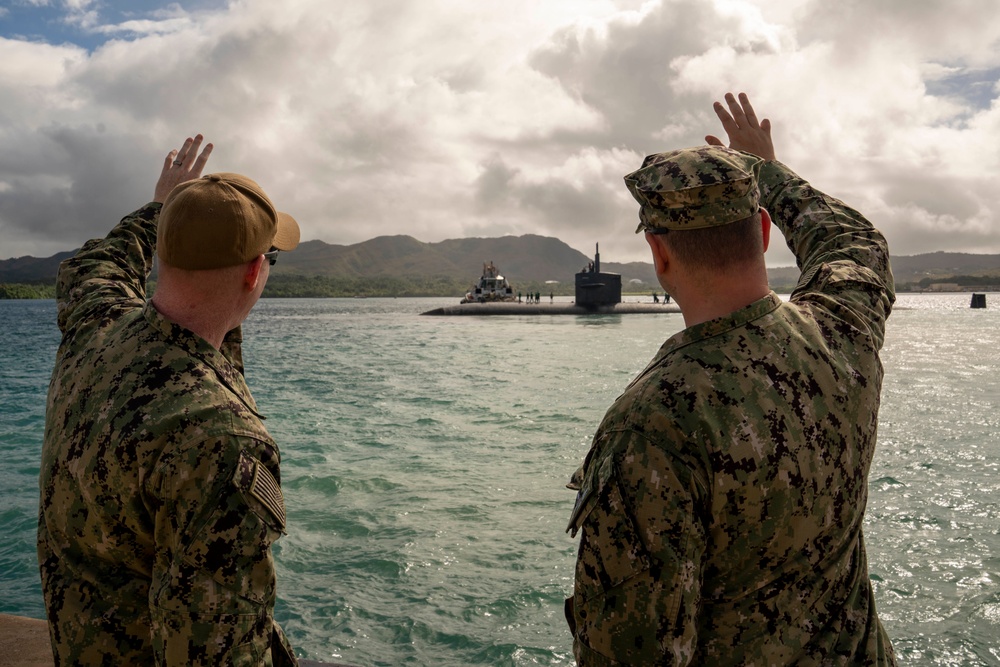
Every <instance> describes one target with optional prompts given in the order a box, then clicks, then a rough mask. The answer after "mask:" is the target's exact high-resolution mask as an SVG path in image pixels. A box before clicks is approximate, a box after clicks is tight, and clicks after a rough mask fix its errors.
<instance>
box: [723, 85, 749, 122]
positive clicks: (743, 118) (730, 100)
mask: <svg viewBox="0 0 1000 667" xmlns="http://www.w3.org/2000/svg"><path fill="white" fill-rule="evenodd" d="M726 103H727V104H728V105H729V113H731V114H732V115H733V120H735V121H736V125H737V126H738V127H746V125H747V115H746V114H745V113H743V107H742V106H740V103H739V102H738V101H737V100H736V98H735V97H733V94H732V93H726Z"/></svg>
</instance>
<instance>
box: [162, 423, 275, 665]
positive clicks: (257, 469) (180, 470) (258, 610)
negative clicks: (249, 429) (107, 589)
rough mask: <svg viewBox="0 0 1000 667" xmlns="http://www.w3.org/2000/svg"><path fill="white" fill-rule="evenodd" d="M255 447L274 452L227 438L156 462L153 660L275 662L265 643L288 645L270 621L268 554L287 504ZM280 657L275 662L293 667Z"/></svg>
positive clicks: (270, 567) (270, 566)
mask: <svg viewBox="0 0 1000 667" xmlns="http://www.w3.org/2000/svg"><path fill="white" fill-rule="evenodd" d="M262 447H263V448H264V449H265V450H266V449H271V448H270V447H269V446H267V445H266V444H264V443H259V442H256V441H252V442H241V439H240V438H235V437H232V436H227V437H224V438H220V439H216V440H212V439H210V440H207V441H202V442H200V443H198V444H197V445H195V446H191V447H188V448H186V449H184V450H183V451H181V452H180V453H178V454H175V455H172V456H171V457H170V458H169V459H167V460H165V461H164V462H162V463H161V465H160V466H158V468H157V470H156V473H155V474H154V476H153V478H151V480H150V486H151V487H153V488H152V489H151V491H152V493H151V495H152V496H154V497H155V499H154V500H153V501H152V502H153V503H154V505H155V507H154V511H153V516H154V517H155V519H154V520H155V524H156V525H155V535H156V558H155V565H154V570H153V576H152V585H151V586H150V593H149V597H150V599H149V606H150V616H151V625H152V635H153V637H152V639H153V649H154V652H155V656H156V664H158V665H219V664H227V665H228V664H232V665H263V664H272V657H273V656H272V647H274V648H275V649H278V650H280V649H279V647H282V646H283V647H284V648H287V642H286V641H284V640H283V634H282V633H281V631H280V628H278V627H277V626H276V625H275V623H274V619H273V610H274V601H275V597H276V595H275V570H274V560H273V557H272V554H271V545H272V544H273V543H274V541H275V540H276V539H277V538H278V537H279V536H280V535H281V533H282V531H283V530H284V526H285V516H284V501H283V498H282V495H281V489H280V486H279V483H278V479H277V478H276V475H275V474H273V473H272V472H271V471H270V470H269V468H268V466H267V465H265V463H264V462H263V461H261V460H260V458H258V457H257V456H254V455H253V453H251V452H254V451H255V450H256V451H257V453H258V455H259V454H260V451H261V448H262ZM272 451H273V450H272ZM261 458H264V459H267V458H268V457H267V456H263V457H261ZM275 472H276V470H275ZM284 657H285V659H286V660H285V661H284V662H283V661H279V660H274V661H273V664H289V663H288V662H287V660H288V659H290V660H291V661H292V663H291V664H294V657H290V656H284Z"/></svg>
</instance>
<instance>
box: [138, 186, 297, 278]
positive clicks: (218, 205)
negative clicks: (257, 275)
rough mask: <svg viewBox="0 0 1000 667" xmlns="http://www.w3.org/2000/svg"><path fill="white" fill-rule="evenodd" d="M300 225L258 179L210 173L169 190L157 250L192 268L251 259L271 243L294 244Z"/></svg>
mask: <svg viewBox="0 0 1000 667" xmlns="http://www.w3.org/2000/svg"><path fill="white" fill-rule="evenodd" d="M298 244H299V225H298V223H297V222H295V219H294V218H293V217H292V216H290V215H288V214H287V213H281V212H279V211H278V210H276V209H275V208H274V204H272V203H271V200H270V199H268V197H267V195H266V194H264V191H263V190H261V188H260V186H259V185H257V184H256V183H255V182H254V181H252V180H251V179H249V178H247V177H246V176H241V175H240V174H230V173H220V174H208V175H207V176H203V177H201V178H198V179H195V180H193V181H187V182H185V183H181V184H180V185H178V186H177V187H175V188H174V189H173V190H171V191H170V194H169V195H167V198H166V201H164V202H163V208H162V209H161V211H160V221H159V223H158V225H157V229H156V254H157V255H158V256H159V258H160V259H161V260H162V261H163V262H164V263H166V264H169V265H170V266H173V267H176V268H178V269H187V270H192V271H197V270H204V269H221V268H223V267H227V266H236V265H238V264H245V263H246V262H249V261H250V260H252V259H253V258H254V257H257V256H258V255H261V254H263V253H265V252H267V251H268V250H270V249H271V248H277V249H278V250H286V251H287V250H294V249H295V247H296V246H297V245H298Z"/></svg>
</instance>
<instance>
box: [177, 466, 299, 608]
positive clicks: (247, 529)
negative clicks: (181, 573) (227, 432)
mask: <svg viewBox="0 0 1000 667" xmlns="http://www.w3.org/2000/svg"><path fill="white" fill-rule="evenodd" d="M284 518H285V517H284V501H283V499H282V496H281V489H280V487H279V486H278V484H277V482H276V481H275V480H274V477H273V476H272V475H271V474H270V472H268V470H267V468H266V467H265V466H264V465H263V464H261V462H260V461H258V460H257V459H255V458H253V457H252V456H250V455H248V454H246V453H243V454H241V456H240V462H239V465H237V466H236V470H235V471H234V472H233V475H232V478H231V479H230V482H229V484H228V485H227V487H226V491H225V492H223V493H222V494H221V495H220V497H219V498H218V500H217V503H216V507H215V509H214V510H213V512H212V513H211V515H210V516H209V517H208V519H207V521H206V522H205V524H204V525H203V526H202V527H201V529H200V530H199V531H198V532H197V534H196V536H195V537H194V539H193V540H192V541H191V543H190V544H189V546H188V548H187V549H186V550H185V553H184V560H185V561H186V562H187V563H188V564H189V565H191V566H193V567H195V568H197V569H199V570H202V571H204V572H206V573H208V574H209V575H210V576H211V577H212V579H214V580H215V581H216V582H218V583H219V584H221V585H222V586H224V587H225V588H227V589H229V590H231V591H233V592H235V593H237V594H238V595H240V596H242V597H244V598H247V599H249V600H252V601H254V602H256V603H258V604H263V603H266V602H268V601H270V600H271V599H272V598H273V597H274V591H275V575H274V562H273V559H272V557H271V544H273V543H274V541H275V540H277V539H278V537H279V536H280V535H281V532H282V530H283V529H284V527H285V521H284Z"/></svg>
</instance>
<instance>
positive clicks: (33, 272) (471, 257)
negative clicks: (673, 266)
mask: <svg viewBox="0 0 1000 667" xmlns="http://www.w3.org/2000/svg"><path fill="white" fill-rule="evenodd" d="M72 254H73V252H72V251H71V252H63V253H59V254H57V255H53V256H52V257H47V258H35V257H18V258H15V259H6V260H0V283H42V282H51V281H53V280H54V279H55V275H56V270H57V268H58V266H59V262H61V261H62V260H63V259H65V258H67V257H70V256H72ZM592 259H593V258H592V257H590V256H587V255H584V254H583V253H581V252H580V251H578V250H574V249H573V248H571V247H569V246H568V245H566V244H565V243H563V242H562V241H560V240H559V239H556V238H552V237H547V236H538V235H535V234H526V235H524V236H502V237H499V238H465V239H448V240H445V241H440V242H438V243H424V242H422V241H418V240H417V239H415V238H413V237H412V236H379V237H377V238H373V239H370V240H368V241H363V242H361V243H355V244H353V245H334V244H329V243H325V242H323V241H306V242H304V243H302V244H301V245H300V246H299V247H298V249H297V250H296V251H295V252H291V253H284V254H282V256H281V260H280V261H279V262H278V263H277V264H276V265H275V267H274V274H275V275H276V276H279V275H280V276H286V277H289V276H293V275H297V276H323V277H326V278H337V279H341V278H342V279H352V280H364V279H375V278H380V279H381V278H395V279H402V280H406V279H407V278H420V279H427V278H441V279H447V280H452V281H456V280H457V281H462V282H463V283H469V284H471V283H472V281H473V280H475V279H476V278H478V276H479V275H480V273H481V272H482V266H483V262H490V261H492V262H493V263H494V264H496V266H497V267H498V268H499V269H500V271H501V272H502V273H503V274H504V275H505V276H507V278H508V279H509V280H511V281H512V282H513V283H514V285H515V287H516V286H517V284H518V283H535V284H537V283H544V282H545V281H550V280H557V281H559V282H560V283H562V284H572V282H573V276H574V274H575V273H577V272H578V271H580V269H582V268H583V267H585V266H586V265H587V263H588V262H590V261H591V260H592ZM608 259H609V258H608V257H607V256H606V255H605V256H604V257H603V258H602V261H601V269H602V270H603V271H608V272H611V273H618V274H621V276H622V284H623V287H625V289H626V290H628V285H629V281H642V282H643V283H644V284H646V285H649V286H652V285H656V276H655V275H654V273H653V266H652V264H651V263H648V262H629V263H617V262H610V261H608ZM892 266H893V272H894V275H895V278H896V283H897V284H898V285H904V284H916V283H918V282H919V281H920V280H922V279H925V280H926V279H928V278H929V279H932V280H935V281H942V280H943V279H946V278H948V277H950V276H956V275H997V276H1000V255H977V254H971V253H954V252H933V253H927V254H923V255H911V256H900V257H893V258H892ZM798 273H799V272H798V269H796V268H795V267H777V268H773V269H769V271H768V275H769V278H770V279H771V283H772V286H774V287H775V289H778V290H779V291H780V290H782V289H790V288H791V286H793V285H794V284H795V281H796V280H797V278H798Z"/></svg>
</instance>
